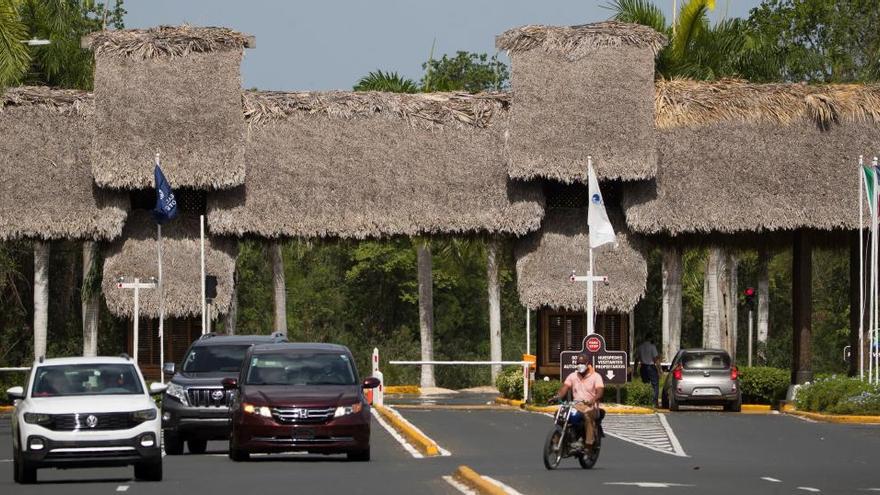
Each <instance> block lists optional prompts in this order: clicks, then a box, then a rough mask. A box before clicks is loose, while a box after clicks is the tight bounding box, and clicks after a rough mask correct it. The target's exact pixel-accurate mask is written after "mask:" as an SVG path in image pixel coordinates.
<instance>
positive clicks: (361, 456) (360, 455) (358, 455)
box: [345, 447, 370, 462]
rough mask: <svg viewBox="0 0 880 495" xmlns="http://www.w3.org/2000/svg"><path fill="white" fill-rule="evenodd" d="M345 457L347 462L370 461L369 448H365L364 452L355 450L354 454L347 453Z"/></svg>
mask: <svg viewBox="0 0 880 495" xmlns="http://www.w3.org/2000/svg"><path fill="white" fill-rule="evenodd" d="M345 455H346V457H347V458H348V460H349V461H354V462H367V461H369V460H370V448H369V447H367V448H366V449H365V450H355V451H354V452H348V453H346V454H345Z"/></svg>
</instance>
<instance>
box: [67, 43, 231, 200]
mask: <svg viewBox="0 0 880 495" xmlns="http://www.w3.org/2000/svg"><path fill="white" fill-rule="evenodd" d="M247 39H248V37H247V36H246V35H242V34H240V33H236V32H234V31H230V30H228V29H222V28H193V27H190V26H182V27H160V28H155V29H148V30H126V31H110V32H101V33H96V34H92V35H90V36H89V37H87V38H86V39H85V40H84V44H86V45H88V46H92V47H93V48H94V49H95V102H96V105H95V106H96V109H95V110H96V112H95V113H96V118H95V127H96V132H95V139H94V144H93V146H92V166H93V170H94V176H95V181H96V182H97V184H98V185H99V186H102V187H111V188H125V189H137V188H144V187H150V186H151V185H152V183H153V155H154V154H155V153H156V152H157V151H159V152H161V154H162V170H163V171H164V173H165V176H166V177H167V178H168V180H169V181H170V182H171V184H172V185H173V186H174V187H193V188H199V189H222V188H229V187H233V186H239V185H241V184H243V183H244V175H245V164H244V140H245V123H244V117H243V115H242V110H241V75H240V71H239V68H240V65H241V58H242V51H243V47H245V46H248V43H247Z"/></svg>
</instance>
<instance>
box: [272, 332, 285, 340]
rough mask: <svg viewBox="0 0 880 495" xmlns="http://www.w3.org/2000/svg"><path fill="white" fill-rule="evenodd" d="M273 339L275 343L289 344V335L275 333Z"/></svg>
mask: <svg viewBox="0 0 880 495" xmlns="http://www.w3.org/2000/svg"><path fill="white" fill-rule="evenodd" d="M271 337H272V338H273V339H274V340H275V342H287V334H285V333H284V332H273V333H272V335H271Z"/></svg>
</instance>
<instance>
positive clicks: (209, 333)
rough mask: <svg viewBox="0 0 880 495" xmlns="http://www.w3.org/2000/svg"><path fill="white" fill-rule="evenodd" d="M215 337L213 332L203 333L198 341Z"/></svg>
mask: <svg viewBox="0 0 880 495" xmlns="http://www.w3.org/2000/svg"><path fill="white" fill-rule="evenodd" d="M216 336H217V334H216V333H214V332H208V333H203V334H202V336H201V337H199V340H204V339H211V338H214V337H216Z"/></svg>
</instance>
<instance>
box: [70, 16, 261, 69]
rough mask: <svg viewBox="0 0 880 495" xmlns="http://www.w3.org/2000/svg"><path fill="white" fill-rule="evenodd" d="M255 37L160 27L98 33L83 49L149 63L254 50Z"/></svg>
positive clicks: (222, 30) (208, 29)
mask: <svg viewBox="0 0 880 495" xmlns="http://www.w3.org/2000/svg"><path fill="white" fill-rule="evenodd" d="M255 44H256V42H255V39H254V37H253V36H250V35H247V34H244V33H240V32H238V31H234V30H232V29H229V28H224V27H199V26H190V25H186V24H184V25H181V26H159V27H154V28H149V29H120V30H115V31H98V32H95V33H91V34H89V35H87V36H85V37H84V38H83V40H82V46H83V48H88V49H91V50H94V52H95V54H96V55H99V56H105V57H127V58H132V59H135V60H147V59H153V58H159V57H166V58H176V57H184V56H187V55H189V54H191V53H208V52H216V51H226V50H233V51H241V50H242V49H243V48H246V47H247V48H253V47H254V46H255Z"/></svg>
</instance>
